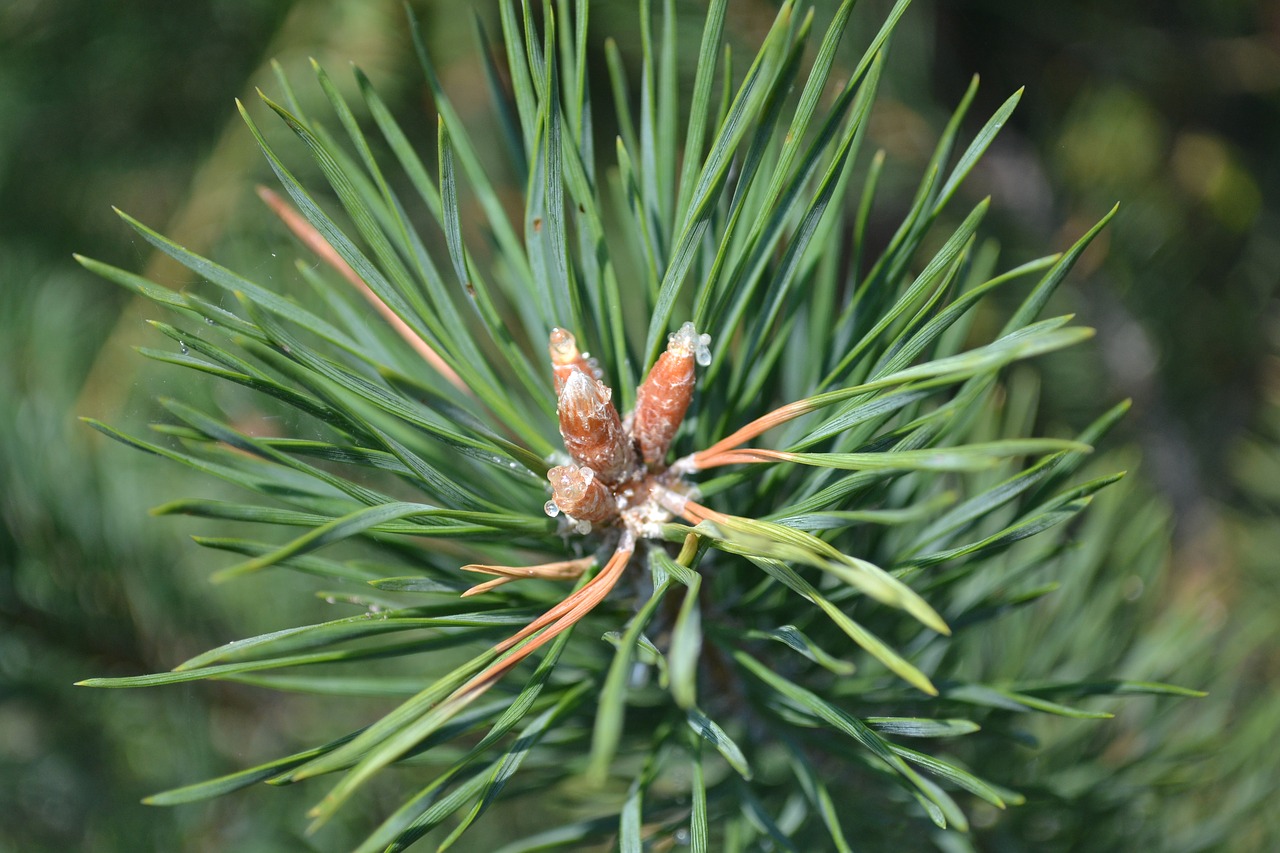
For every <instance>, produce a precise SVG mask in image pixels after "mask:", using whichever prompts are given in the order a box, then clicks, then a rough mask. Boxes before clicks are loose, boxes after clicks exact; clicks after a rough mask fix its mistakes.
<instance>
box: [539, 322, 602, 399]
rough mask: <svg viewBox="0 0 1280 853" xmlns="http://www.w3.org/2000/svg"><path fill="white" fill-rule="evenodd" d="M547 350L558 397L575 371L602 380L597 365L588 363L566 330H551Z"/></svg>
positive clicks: (575, 341) (557, 328)
mask: <svg viewBox="0 0 1280 853" xmlns="http://www.w3.org/2000/svg"><path fill="white" fill-rule="evenodd" d="M547 350H548V351H549V352H550V353H551V372H552V373H553V374H554V376H555V382H556V396H557V397H559V396H560V392H561V391H562V390H564V383H565V382H566V381H568V379H569V374H571V373H573V371H575V370H581V371H582V372H583V373H585V374H587V375H588V376H590V377H593V378H595V379H599V378H600V374H599V372H598V371H597V370H596V368H595V365H593V364H592V363H591V362H590V361H588V360H587V357H586V356H585V355H583V354H582V353H580V352H578V342H577V340H576V339H575V338H574V337H573V335H572V333H570V332H568V331H566V330H565V329H561V328H560V327H559V326H557V327H556V328H554V329H552V330H551V341H550V344H549V345H548V347H547Z"/></svg>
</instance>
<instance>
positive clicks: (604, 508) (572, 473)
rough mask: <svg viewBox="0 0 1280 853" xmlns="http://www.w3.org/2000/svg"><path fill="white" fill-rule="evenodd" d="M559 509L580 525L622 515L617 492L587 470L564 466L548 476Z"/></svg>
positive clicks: (589, 469) (593, 472) (553, 501)
mask: <svg viewBox="0 0 1280 853" xmlns="http://www.w3.org/2000/svg"><path fill="white" fill-rule="evenodd" d="M547 479H548V480H550V481H551V492H552V495H553V497H552V499H551V500H550V501H548V505H550V504H552V503H554V504H555V506H556V508H557V509H558V510H560V511H562V512H564V513H565V514H567V515H569V516H571V517H572V518H575V519H578V520H580V521H597V522H598V521H608V520H609V519H611V518H613V517H614V516H616V515H617V514H618V507H617V504H616V503H614V500H613V492H612V491H610V489H609V487H608V486H606V485H605V484H604V483H602V482H601V481H600V479H599V478H598V477H596V476H595V471H593V470H592V469H591V468H589V467H586V466H578V465H560V466H557V467H555V468H552V469H551V470H550V471H548V472H547Z"/></svg>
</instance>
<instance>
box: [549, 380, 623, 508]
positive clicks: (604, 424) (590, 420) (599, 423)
mask: <svg viewBox="0 0 1280 853" xmlns="http://www.w3.org/2000/svg"><path fill="white" fill-rule="evenodd" d="M612 397H613V392H612V391H610V390H609V389H608V388H606V387H605V386H604V385H602V384H600V383H599V382H597V381H596V380H595V379H593V378H592V377H591V376H589V375H588V374H586V373H583V372H582V371H581V370H577V369H575V370H573V371H571V372H570V374H569V376H568V377H567V378H566V379H565V382H564V388H563V389H561V391H560V405H559V406H558V409H559V414H560V435H561V436H563V437H564V449H565V450H567V451H569V455H570V456H572V457H573V460H574V461H575V462H577V463H578V464H579V465H583V466H586V467H588V468H590V469H592V470H593V471H594V472H595V474H596V476H597V477H599V478H600V479H601V480H603V481H604V482H605V483H617V482H619V481H620V480H622V479H625V478H626V476H627V475H628V474H629V473H630V471H631V441H630V439H629V438H628V437H627V434H626V432H625V431H624V430H623V428H622V419H621V418H619V417H618V410H617V409H615V408H614V407H613V403H612V402H610V399H611V398H612ZM570 514H572V513H570Z"/></svg>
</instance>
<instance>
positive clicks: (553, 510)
mask: <svg viewBox="0 0 1280 853" xmlns="http://www.w3.org/2000/svg"><path fill="white" fill-rule="evenodd" d="M542 511H543V512H545V513H546V514H547V515H549V516H551V517H552V518H555V517H556V516H557V515H559V514H560V507H559V506H558V505H557V504H556V502H555V501H554V500H550V501H547V502H546V503H544V504H543V505H542Z"/></svg>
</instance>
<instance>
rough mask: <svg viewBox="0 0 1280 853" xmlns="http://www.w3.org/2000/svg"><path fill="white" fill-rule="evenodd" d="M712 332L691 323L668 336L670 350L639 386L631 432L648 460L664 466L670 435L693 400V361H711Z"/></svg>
mask: <svg viewBox="0 0 1280 853" xmlns="http://www.w3.org/2000/svg"><path fill="white" fill-rule="evenodd" d="M710 344H711V336H710V335H699V334H698V333H697V331H696V330H695V329H694V327H693V324H692V323H685V324H684V325H683V326H681V327H680V331H678V332H676V333H674V334H672V335H671V336H669V337H668V338H667V351H666V352H664V353H663V354H662V355H660V356H658V361H657V363H655V364H654V365H653V368H652V369H651V370H650V371H649V375H648V376H646V377H645V380H644V382H643V383H641V385H640V387H639V389H637V390H636V411H635V416H634V418H633V419H632V423H631V432H632V434H634V435H635V437H636V442H637V443H638V444H639V445H640V453H641V455H642V456H644V461H645V464H646V465H648V466H650V467H657V466H661V465H662V463H663V462H664V461H665V460H666V457H667V449H668V448H670V447H671V439H673V438H675V434H676V430H678V429H679V428H680V424H681V422H683V421H684V416H685V412H687V411H688V410H689V403H690V402H691V401H692V400H693V385H694V375H693V365H694V362H695V361H696V362H697V363H698V364H710V363H711V350H710V349H709V347H710Z"/></svg>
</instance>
